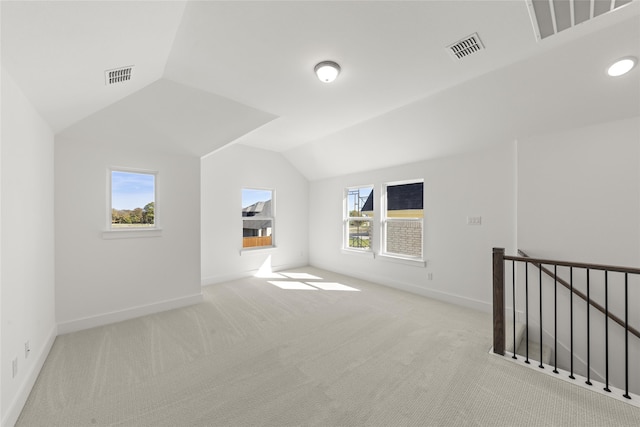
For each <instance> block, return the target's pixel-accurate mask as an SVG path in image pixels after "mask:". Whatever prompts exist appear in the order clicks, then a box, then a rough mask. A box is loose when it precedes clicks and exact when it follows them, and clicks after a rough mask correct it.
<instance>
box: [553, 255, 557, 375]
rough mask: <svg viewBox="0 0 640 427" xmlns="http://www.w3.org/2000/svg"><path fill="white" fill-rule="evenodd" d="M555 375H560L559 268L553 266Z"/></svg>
mask: <svg viewBox="0 0 640 427" xmlns="http://www.w3.org/2000/svg"><path fill="white" fill-rule="evenodd" d="M553 339H554V341H553V373H554V374H557V373H558V266H557V265H554V266H553Z"/></svg>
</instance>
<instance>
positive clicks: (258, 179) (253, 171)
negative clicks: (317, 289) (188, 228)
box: [201, 144, 309, 285]
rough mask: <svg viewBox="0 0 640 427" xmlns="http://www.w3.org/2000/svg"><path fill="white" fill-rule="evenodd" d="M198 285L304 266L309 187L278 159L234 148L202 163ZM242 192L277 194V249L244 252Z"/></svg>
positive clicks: (262, 153)
mask: <svg viewBox="0 0 640 427" xmlns="http://www.w3.org/2000/svg"><path fill="white" fill-rule="evenodd" d="M201 187H202V283H203V284H205V285H207V284H212V283H217V282H221V281H224V280H229V279H235V278H239V277H244V276H248V275H251V274H254V273H255V272H256V271H257V270H258V269H259V268H260V267H261V266H262V265H263V264H264V263H265V261H267V260H268V259H269V257H271V265H272V268H273V269H274V270H277V269H283V268H292V267H296V266H304V265H306V264H307V262H308V252H307V251H308V246H309V244H308V242H309V240H308V229H309V222H308V205H309V197H308V191H309V183H308V181H307V180H306V178H304V177H303V176H302V175H301V174H300V173H299V172H298V171H297V170H296V169H295V168H294V167H293V166H292V165H291V164H290V163H289V162H288V161H287V160H286V159H285V158H284V157H283V156H282V155H281V154H279V153H275V152H272V151H265V150H261V149H257V148H252V147H247V146H243V145H237V144H236V145H233V146H230V147H227V148H225V149H223V150H221V151H219V152H217V153H214V154H212V155H209V156H207V157H204V158H203V159H202V186H201ZM242 188H269V189H274V190H275V245H276V248H273V249H264V250H246V251H241V248H242V215H241V213H242Z"/></svg>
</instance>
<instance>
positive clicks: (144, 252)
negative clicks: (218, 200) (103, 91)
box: [55, 109, 202, 333]
mask: <svg viewBox="0 0 640 427" xmlns="http://www.w3.org/2000/svg"><path fill="white" fill-rule="evenodd" d="M118 117H121V116H118V111H116V110H114V109H107V110H103V111H102V112H100V113H97V114H95V115H93V116H91V117H89V118H87V119H85V120H83V121H81V122H79V123H77V124H76V125H74V126H72V127H71V128H69V129H67V130H65V131H63V132H62V133H60V134H58V135H56V141H55V161H56V168H55V188H56V201H55V212H56V308H57V320H58V324H59V329H60V333H64V332H70V331H73V330H78V329H83V328H88V327H92V326H96V325H100V324H105V323H110V322H114V321H118V320H123V319H126V318H131V317H136V316H140V315H144V314H148V313H151V312H155V311H161V310H165V309H168V308H174V307H179V306H183V305H188V304H191V303H194V302H198V301H200V300H201V298H202V296H201V287H200V159H199V158H198V157H195V156H192V155H188V154H183V153H182V152H178V151H175V152H172V151H163V150H162V149H159V148H157V147H158V146H160V147H166V146H167V144H166V141H164V140H163V138H164V136H163V135H159V134H154V133H153V132H150V131H149V130H148V129H147V128H145V127H144V124H142V123H140V122H139V121H135V120H132V121H131V122H126V121H123V120H121V119H118ZM112 166H117V167H128V168H138V169H146V170H154V171H158V175H157V194H158V195H157V200H156V203H157V209H156V211H157V214H158V216H159V220H160V227H161V228H162V235H161V236H160V237H147V238H127V239H104V238H103V231H104V230H105V229H106V223H107V210H108V205H107V203H108V197H109V196H108V195H107V188H108V186H107V185H108V174H107V170H108V168H109V167H112Z"/></svg>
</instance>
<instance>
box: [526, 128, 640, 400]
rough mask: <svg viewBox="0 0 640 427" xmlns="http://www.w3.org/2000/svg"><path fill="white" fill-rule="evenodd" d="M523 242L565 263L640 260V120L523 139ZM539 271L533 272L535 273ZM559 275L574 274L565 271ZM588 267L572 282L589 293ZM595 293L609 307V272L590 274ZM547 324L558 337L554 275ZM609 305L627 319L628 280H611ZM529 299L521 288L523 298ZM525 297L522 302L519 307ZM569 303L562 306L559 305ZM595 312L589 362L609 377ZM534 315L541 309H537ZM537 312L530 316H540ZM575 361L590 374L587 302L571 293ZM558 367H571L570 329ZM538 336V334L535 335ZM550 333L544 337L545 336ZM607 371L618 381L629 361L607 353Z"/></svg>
mask: <svg viewBox="0 0 640 427" xmlns="http://www.w3.org/2000/svg"><path fill="white" fill-rule="evenodd" d="M518 246H519V248H520V249H523V250H525V251H526V252H527V253H528V254H529V255H530V256H538V257H542V258H552V259H559V260H566V261H578V262H587V263H598V264H610V265H621V266H629V267H637V266H638V265H640V118H638V117H635V118H632V119H627V120H621V121H615V122H609V123H604V124H598V125H593V126H589V127H585V128H579V129H573V130H570V131H567V132H558V133H552V134H544V135H539V136H536V137H531V138H527V139H524V140H521V141H519V142H518ZM532 274H533V275H535V277H534V276H532ZM559 274H560V275H561V276H563V277H564V278H565V279H567V280H568V279H569V276H568V272H567V271H565V270H563V269H560V270H559ZM530 277H531V280H535V281H534V282H532V284H534V291H533V294H534V295H533V300H532V304H533V307H535V310H538V306H537V303H538V297H537V295H536V292H535V289H536V288H537V286H538V285H537V283H538V277H537V270H536V269H532V272H531V273H530ZM585 277H586V273H584V272H583V271H582V272H581V271H576V272H575V273H574V285H575V287H576V288H578V289H580V290H581V291H583V292H585V291H586V278H585ZM590 277H591V295H590V296H591V298H592V299H595V300H596V301H598V302H599V303H601V304H603V305H604V291H603V287H604V286H603V283H604V274H603V273H602V272H597V271H593V272H592V273H591V276H590ZM546 282H547V283H546V284H545V287H543V292H546V297H545V298H544V300H545V301H546V303H545V314H544V316H543V320H544V319H550V320H547V321H546V325H545V324H543V327H544V330H545V331H546V332H547V334H546V336H547V337H549V338H551V337H552V336H553V335H552V334H553V320H552V319H553V311H552V303H553V300H552V298H553V293H552V292H553V291H552V287H551V286H552V281H550V280H547V281H546ZM609 285H610V291H609V299H610V300H609V304H610V309H611V311H612V312H613V313H615V314H616V315H618V317H621V318H624V298H623V286H624V278H623V277H621V276H620V275H613V274H612V275H611V276H610V278H609ZM558 294H559V304H560V305H559V307H561V308H560V309H559V319H560V320H559V324H560V322H562V321H564V324H568V323H569V313H568V307H569V306H568V304H569V302H568V292H565V291H562V290H561V291H559V293H558ZM629 297H630V313H629V322H630V324H631V325H632V326H634V327H636V328H638V327H640V311H638V304H637V301H639V300H640V280H639V279H637V278H632V279H631V280H630V287H629ZM523 298H524V296H523V294H521V298H520V299H521V300H522V299H523ZM522 304H523V303H522V301H520V306H521V307H522ZM562 304H566V305H564V307H563V306H562ZM591 311H592V313H591V315H592V324H591V327H592V331H591V340H592V342H591V345H592V352H591V363H592V366H593V367H594V368H595V371H594V372H593V374H594V375H596V377H597V376H600V375H604V328H603V323H604V322H603V316H602V315H600V314H599V313H597V312H596V311H595V310H593V309H592V310H591ZM535 313H537V311H535ZM538 317H539V315H538V314H535V315H534V316H532V321H533V322H534V323H537V322H538ZM574 319H576V321H575V328H576V329H575V330H574V351H575V354H576V356H577V357H578V360H576V361H575V363H576V365H577V367H578V369H579V370H581V371H582V372H579V373H581V374H582V375H586V370H585V369H583V365H584V363H583V362H586V329H585V323H586V308H585V303H584V302H583V301H582V300H579V299H575V298H574ZM610 323H611V326H610V334H611V336H610V340H611V341H610V342H611V345H612V348H613V345H614V344H617V345H620V346H622V345H624V344H623V335H622V328H620V327H619V326H618V325H613V324H612V322H610ZM558 336H559V340H560V347H559V351H558V358H559V365H560V366H561V367H563V368H565V369H568V366H569V352H568V348H569V346H570V335H569V329H568V328H560V329H559V331H558ZM535 339H536V340H537V339H538V338H537V337H536V338H535ZM545 339H546V338H545ZM630 345H631V356H632V360H637V358H638V357H640V340H638V339H636V338H635V337H630ZM610 358H611V360H610V367H611V372H610V375H612V377H613V378H614V380H615V381H616V383H617V385H618V386H619V387H621V386H623V385H624V382H623V380H622V375H623V370H622V369H621V368H622V367H623V366H624V358H623V353H622V352H621V351H619V350H617V351H612V352H611V354H610ZM630 369H631V373H632V377H633V379H634V381H632V387H633V390H634V391H635V392H636V393H638V392H640V367H638V366H637V364H633V363H632V364H631V366H630Z"/></svg>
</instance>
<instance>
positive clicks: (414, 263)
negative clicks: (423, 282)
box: [378, 254, 427, 267]
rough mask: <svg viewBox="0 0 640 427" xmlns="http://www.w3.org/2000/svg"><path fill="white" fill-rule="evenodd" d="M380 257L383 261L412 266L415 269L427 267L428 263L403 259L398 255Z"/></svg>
mask: <svg viewBox="0 0 640 427" xmlns="http://www.w3.org/2000/svg"><path fill="white" fill-rule="evenodd" d="M378 257H379V258H380V259H381V260H383V261H389V262H395V263H398V264H405V265H412V266H414V267H426V266H427V261H425V260H423V259H417V258H403V257H401V256H397V255H389V254H379V255H378Z"/></svg>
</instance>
